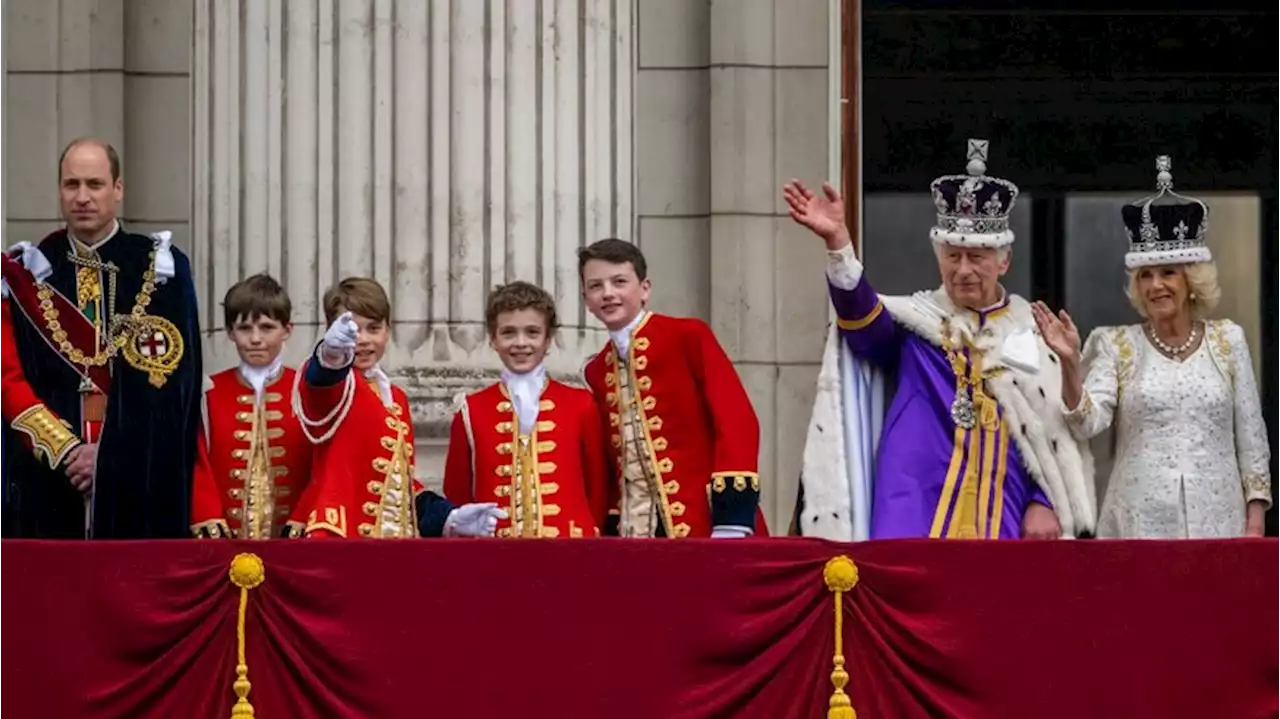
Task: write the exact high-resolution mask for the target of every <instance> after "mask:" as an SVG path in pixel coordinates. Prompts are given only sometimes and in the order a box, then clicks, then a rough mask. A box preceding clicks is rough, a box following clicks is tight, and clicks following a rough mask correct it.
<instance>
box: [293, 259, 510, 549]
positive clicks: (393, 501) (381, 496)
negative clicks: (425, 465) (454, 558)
mask: <svg viewBox="0 0 1280 719" xmlns="http://www.w3.org/2000/svg"><path fill="white" fill-rule="evenodd" d="M324 313H325V319H326V320H327V321H328V322H329V329H328V331H326V332H325V335H324V339H323V340H322V341H321V342H320V344H319V345H318V346H317V347H316V349H315V352H314V353H312V357H311V359H309V360H307V363H306V365H305V366H304V367H303V369H302V371H301V372H299V374H298V386H297V389H296V391H295V393H294V410H295V412H296V413H297V414H298V417H299V419H301V421H302V425H303V429H304V430H305V431H306V432H307V434H308V436H309V437H310V438H311V441H312V442H314V443H315V444H316V445H317V447H316V456H315V462H314V465H313V466H314V467H315V470H314V472H313V474H312V478H311V485H310V487H308V490H307V494H306V496H304V498H303V504H304V505H305V506H306V507H307V508H308V509H309V511H308V513H307V517H306V526H305V528H304V530H303V532H304V535H305V536H307V537H342V538H354V537H380V538H396V537H419V536H422V537H439V536H445V537H452V536H469V537H487V536H492V535H493V532H494V530H495V529H496V528H497V524H498V521H499V520H501V519H506V513H505V512H503V511H502V510H500V509H498V508H497V504H496V503H486V504H468V505H465V506H462V507H455V506H454V505H453V504H451V503H450V502H449V501H448V500H447V499H445V498H444V497H441V496H439V495H437V494H435V493H433V492H427V491H424V490H423V487H422V485H421V484H420V483H419V482H418V480H417V479H415V478H414V470H413V424H412V420H411V418H410V416H409V399H408V397H407V396H406V395H405V393H404V390H402V389H400V388H399V387H397V386H395V385H393V384H391V382H390V380H389V379H388V378H387V374H386V373H385V372H383V371H382V368H381V367H379V365H378V363H379V362H380V361H381V360H382V355H383V353H385V352H386V350H387V341H388V340H389V339H390V328H389V326H388V325H389V322H390V320H391V302H390V300H388V299H387V293H386V291H385V290H383V289H382V285H380V284H378V283H377V282H376V281H374V280H371V279H368V278H364V277H350V278H347V279H345V280H343V281H341V282H339V283H338V284H337V285H335V286H334V287H332V288H330V289H329V291H328V292H326V293H325V295H324Z"/></svg>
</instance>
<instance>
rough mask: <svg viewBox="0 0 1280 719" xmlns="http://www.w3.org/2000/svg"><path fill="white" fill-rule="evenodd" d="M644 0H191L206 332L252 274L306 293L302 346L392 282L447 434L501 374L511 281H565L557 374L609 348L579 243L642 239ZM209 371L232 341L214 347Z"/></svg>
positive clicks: (418, 383)
mask: <svg viewBox="0 0 1280 719" xmlns="http://www.w3.org/2000/svg"><path fill="white" fill-rule="evenodd" d="M630 14H631V2H630V0H520V1H519V2H509V1H508V0H431V1H430V2H428V1H426V0H338V1H334V2H314V1H312V0H255V2H251V3H241V2H234V1H232V0H196V6H195V18H194V25H195V38H196V43H195V50H194V74H193V88H194V94H195V103H194V162H193V166H194V178H193V190H194V192H193V194H194V207H193V214H194V217H193V239H194V241H193V247H194V255H195V262H196V270H197V272H198V273H199V277H200V291H201V293H202V296H201V300H202V307H203V308H204V312H205V317H204V318H203V319H204V323H203V324H204V326H205V327H206V328H211V330H214V331H216V330H215V328H218V327H220V326H221V325H222V318H221V308H220V307H219V305H218V303H219V302H220V301H221V298H222V295H223V293H225V292H226V290H227V288H228V287H229V286H230V285H231V284H232V283H234V282H236V281H237V280H239V279H240V278H242V277H244V276H246V275H248V274H251V273H254V272H259V271H267V272H270V273H272V274H273V275H275V276H277V277H278V278H280V279H281V280H282V281H283V282H284V284H285V286H286V287H287V288H288V290H289V293H290V296H291V297H292V299H293V302H294V318H295V320H296V325H297V330H296V331H295V339H294V341H293V342H291V348H290V354H291V357H290V359H292V360H297V359H300V358H301V356H302V355H303V354H304V353H305V352H306V350H307V346H308V344H309V343H310V342H312V341H313V340H314V339H315V338H316V337H317V336H318V335H319V334H320V332H321V331H322V328H321V324H322V314H323V313H322V309H321V307H320V298H321V295H322V294H323V292H324V290H325V288H327V287H328V286H329V285H331V284H332V283H333V282H335V281H336V280H338V279H340V278H342V277H345V276H348V275H371V276H373V277H375V278H377V279H378V280H379V281H380V282H382V283H383V284H384V285H385V286H386V287H387V289H388V291H389V293H390V295H391V299H392V303H393V306H394V338H393V347H392V349H391V350H390V352H389V357H388V365H389V367H390V369H392V370H393V371H394V372H395V373H396V374H399V375H400V378H401V381H402V382H404V383H405V384H406V385H407V387H408V388H409V389H410V390H411V394H413V395H414V396H415V399H416V400H418V401H416V402H415V407H414V411H415V418H416V419H418V420H419V428H420V431H425V432H427V433H429V434H436V435H439V434H440V433H441V432H442V431H443V429H444V422H445V421H446V420H447V414H446V413H447V409H448V408H447V401H448V398H449V397H451V396H452V394H453V393H454V392H455V391H458V390H460V389H464V388H467V387H469V386H472V385H475V384H476V383H478V382H480V381H483V380H484V379H485V378H486V376H492V372H493V370H495V369H496V368H497V366H498V365H497V360H496V357H495V356H494V355H493V353H492V351H491V350H490V349H489V348H488V346H487V342H486V340H485V332H484V301H485V295H486V293H487V291H488V290H489V289H490V288H491V287H492V286H493V285H495V284H498V283H501V282H504V281H509V280H514V279H525V280H529V281H532V282H536V283H538V284H541V285H542V286H543V287H545V288H547V289H548V290H549V291H552V292H553V294H554V295H555V297H556V300H557V302H558V303H559V309H560V313H561V317H562V321H563V324H564V328H563V330H562V331H561V334H560V337H559V339H558V341H557V344H556V347H555V348H554V349H553V350H552V357H551V358H550V364H551V369H552V371H553V372H556V371H558V372H563V373H568V374H572V373H576V372H577V370H578V368H579V366H580V365H581V362H582V360H583V359H584V357H585V356H587V355H588V354H589V353H590V352H591V351H593V350H594V349H595V348H597V347H598V346H599V345H600V344H601V343H602V342H603V336H602V334H601V333H600V332H599V331H598V330H597V329H594V327H598V325H595V324H594V320H590V321H589V319H588V317H587V315H586V312H585V309H584V308H583V307H582V303H581V300H580V295H579V288H578V278H577V264H576V256H575V251H576V250H577V248H578V247H580V246H582V245H584V244H586V243H589V242H591V241H593V240H595V239H598V238H600V237H605V236H609V235H620V236H622V237H631V236H632V223H633V220H632V207H631V196H632V192H631V176H632V172H631V144H632V143H631V77H632V60H631V56H632V51H631V17H630ZM209 344H210V350H209V352H210V357H209V364H210V367H211V368H219V367H224V366H229V365H230V364H231V363H232V361H233V358H234V354H233V353H232V351H231V350H230V348H228V347H226V346H225V343H218V342H211V343H209Z"/></svg>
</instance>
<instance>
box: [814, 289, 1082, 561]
mask: <svg viewBox="0 0 1280 719" xmlns="http://www.w3.org/2000/svg"><path fill="white" fill-rule="evenodd" d="M881 301H882V302H883V303H884V306H885V309H886V310H888V312H889V315H890V316H891V317H893V320H894V321H895V322H896V323H898V324H899V325H901V326H902V327H904V328H906V329H907V330H908V331H910V332H912V333H913V334H915V335H917V336H918V337H920V338H921V339H923V340H925V341H927V342H928V343H930V344H932V345H934V346H935V347H939V348H941V346H942V319H943V318H944V317H950V318H951V325H952V328H953V329H952V332H953V333H954V334H955V335H957V339H964V340H967V341H970V342H972V344H973V345H974V347H975V348H976V349H978V350H980V351H981V352H982V354H983V356H984V357H986V358H988V359H987V365H988V366H991V365H993V364H1001V365H1003V366H1004V367H1005V368H1006V371H1005V372H1002V373H1000V374H999V375H998V376H996V377H994V378H992V379H991V380H989V381H988V386H989V389H990V391H991V394H992V396H994V397H995V399H996V401H997V402H999V403H1000V407H1001V408H1002V409H1003V410H1004V413H1005V420H1006V421H1007V422H1008V424H1009V436H1010V437H1012V438H1013V440H1014V443H1015V444H1016V446H1017V447H1018V454H1019V456H1020V457H1021V459H1022V462H1023V466H1024V467H1025V468H1026V470H1027V472H1028V474H1029V475H1030V476H1031V478H1032V479H1033V480H1034V481H1035V482H1036V483H1037V484H1038V485H1039V486H1040V487H1041V488H1042V489H1043V490H1044V492H1045V493H1046V494H1047V495H1048V496H1049V499H1050V500H1051V501H1052V502H1053V505H1054V509H1055V510H1056V511H1057V515H1058V521H1059V522H1060V523H1061V524H1062V532H1063V536H1064V537H1074V536H1078V535H1079V534H1081V533H1083V532H1092V531H1093V530H1094V524H1095V522H1096V518H1097V499H1096V496H1095V485H1094V475H1093V455H1092V454H1091V453H1090V451H1089V447H1088V444H1087V443H1084V442H1080V441H1078V440H1076V439H1075V438H1074V437H1073V436H1072V435H1071V432H1070V431H1069V429H1068V427H1067V423H1066V420H1065V418H1064V415H1063V406H1062V374H1061V371H1060V369H1059V367H1058V364H1057V362H1058V360H1057V357H1054V356H1053V355H1052V353H1051V352H1050V351H1049V348H1048V346H1047V345H1045V343H1044V342H1043V340H1041V339H1040V337H1039V335H1038V334H1037V335H1034V344H1035V347H1036V350H1035V352H1036V353H1037V354H1038V357H1036V358H1028V359H1032V364H1034V365H1035V366H1036V371H1034V372H1031V371H1026V369H1024V368H1019V367H1016V366H1015V365H1013V364H1010V363H1009V362H1008V361H1007V357H1008V352H1007V346H1008V344H1011V343H1013V342H1015V341H1016V340H1017V339H1018V337H1017V336H1019V335H1021V336H1030V335H1029V334H1028V333H1029V332H1030V329H1031V328H1034V327H1035V320H1034V319H1033V318H1032V315H1031V306H1030V305H1029V304H1028V303H1027V302H1026V300H1023V299H1022V298H1021V297H1018V296H1016V295H1014V296H1011V297H1010V298H1009V310H1008V311H1007V312H1006V313H1005V314H1004V315H1002V316H1000V317H998V318H996V319H995V320H992V321H991V322H990V323H989V328H990V329H991V330H992V331H990V332H986V331H983V332H979V331H978V328H977V327H976V325H975V324H974V323H973V322H972V321H971V320H970V319H969V318H971V317H972V314H971V313H968V312H963V311H957V310H956V308H955V306H954V305H953V304H952V303H951V302H950V300H949V299H947V296H946V294H945V292H943V291H942V290H934V291H927V292H917V293H916V294H914V295H911V296H909V297H882V298H881ZM884 410H885V406H884V379H883V376H882V374H881V372H880V371H879V370H878V369H876V368H874V367H873V366H871V365H870V364H868V363H866V362H863V361H861V360H859V359H858V358H856V357H854V356H853V354H852V353H851V352H850V351H849V349H848V346H847V344H846V343H845V342H844V341H843V339H842V338H841V337H840V332H839V330H838V329H837V328H836V325H835V324H834V323H833V324H832V326H831V329H830V331H829V332H828V335H827V345H826V350H825V352H824V354H823V360H822V369H821V371H820V372H819V374H818V393H817V397H816V398H815V400H814V406H813V414H812V415H811V417H810V420H809V434H808V436H807V438H806V440H805V448H804V457H803V460H802V470H801V482H802V484H803V487H804V511H803V512H802V514H801V516H800V527H801V529H802V533H803V534H804V535H805V536H812V537H822V538H825V539H832V540H837V541H861V540H864V539H866V538H867V537H868V536H869V531H870V523H871V496H872V493H871V490H872V485H873V481H874V479H873V478H874V469H875V456H876V448H877V447H878V445H879V441H880V430H881V424H882V420H883V417H884Z"/></svg>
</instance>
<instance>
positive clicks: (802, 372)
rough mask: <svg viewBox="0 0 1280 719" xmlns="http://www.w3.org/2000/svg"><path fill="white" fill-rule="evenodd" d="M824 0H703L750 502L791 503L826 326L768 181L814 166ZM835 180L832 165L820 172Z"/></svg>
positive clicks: (718, 203)
mask: <svg viewBox="0 0 1280 719" xmlns="http://www.w3.org/2000/svg"><path fill="white" fill-rule="evenodd" d="M831 11H832V7H831V6H830V5H829V3H828V2H827V1H826V0H772V1H769V0H756V1H753V2H742V1H741V0H712V2H711V12H710V25H711V28H710V35H711V47H710V92H711V103H710V111H709V115H710V138H711V148H710V150H711V151H710V155H711V172H710V183H711V193H710V201H711V213H710V214H711V223H710V224H711V292H710V299H711V326H712V328H713V329H714V330H715V332H716V335H717V336H718V337H719V338H720V341H721V343H723V344H724V346H725V350H726V351H727V352H728V353H729V356H730V357H731V358H733V360H734V362H735V364H736V365H737V368H738V373H739V375H740V376H741V377H742V381H743V384H745V385H746V387H747V391H748V392H749V393H750V394H751V399H752V402H753V404H754V405H755V408H756V412H757V414H758V415H759V416H760V423H761V442H760V448H761V451H760V474H761V476H762V477H763V478H764V479H765V482H764V483H763V489H762V496H761V504H762V507H763V509H764V512H765V515H766V517H767V518H768V520H769V523H770V528H771V529H772V530H773V531H774V532H775V533H779V534H782V533H785V532H786V531H787V524H788V523H789V522H790V520H791V513H792V510H793V508H794V506H795V499H796V491H797V488H798V483H799V467H800V458H801V454H802V452H803V449H804V436H805V433H806V431H807V429H808V420H809V413H810V410H811V409H812V407H813V397H814V393H815V388H816V380H817V375H818V368H819V365H820V362H821V358H822V348H823V343H824V340H825V339H826V328H827V307H828V305H829V302H828V300H827V296H826V287H825V284H824V283H823V267H824V263H825V261H826V259H825V253H824V252H823V250H822V247H821V243H820V242H819V241H818V240H817V239H816V238H814V237H812V236H811V235H809V234H808V233H807V232H805V231H804V230H803V229H801V228H798V227H797V226H796V225H795V224H794V223H793V222H792V221H791V219H790V218H789V217H788V216H787V214H786V209H785V206H784V204H783V202H782V193H781V188H782V183H783V182H785V181H786V180H788V179H790V178H792V177H798V178H803V179H804V180H805V181H806V182H808V183H810V184H815V185H816V184H817V183H820V182H821V181H822V180H824V179H828V175H827V173H828V164H829V154H828V153H830V152H836V153H838V152H839V151H840V149H839V148H838V147H836V148H829V147H828V137H827V135H828V133H827V128H828V116H829V105H830V103H829V101H828V99H829V98H828V84H827V66H828V54H827V43H826V42H824V40H825V39H826V38H827V27H828V23H829V22H839V13H838V12H835V13H834V16H831ZM829 179H830V180H832V181H833V182H836V183H838V182H839V178H838V177H831V178H829Z"/></svg>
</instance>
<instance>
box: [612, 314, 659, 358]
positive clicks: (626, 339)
mask: <svg viewBox="0 0 1280 719" xmlns="http://www.w3.org/2000/svg"><path fill="white" fill-rule="evenodd" d="M647 314H649V313H648V312H647V311H645V310H641V311H640V314H638V315H636V318H635V319H633V320H631V322H629V323H628V324H627V326H626V327H623V328H622V329H620V330H618V331H616V332H615V331H613V330H610V331H609V337H610V338H612V339H613V346H614V347H617V348H618V359H620V360H622V361H623V362H626V361H627V350H629V349H631V333H632V332H635V331H636V327H639V326H640V322H641V320H643V319H644V318H645V315H647Z"/></svg>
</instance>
